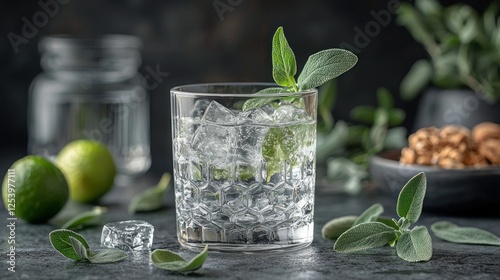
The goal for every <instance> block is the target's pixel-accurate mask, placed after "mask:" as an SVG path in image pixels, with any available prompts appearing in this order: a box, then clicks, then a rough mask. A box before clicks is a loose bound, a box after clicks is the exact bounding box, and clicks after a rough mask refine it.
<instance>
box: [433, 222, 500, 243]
mask: <svg viewBox="0 0 500 280" xmlns="http://www.w3.org/2000/svg"><path fill="white" fill-rule="evenodd" d="M431 231H432V232H433V233H434V235H436V236H437V237H438V238H440V239H442V240H445V241H448V242H452V243H462V244H476V245H495V246H500V237H498V236H496V235H495V234H493V233H491V232H489V231H486V230H484V229H480V228H475V227H460V226H457V225H456V224H454V223H451V222H448V221H440V222H436V223H434V224H432V225H431Z"/></svg>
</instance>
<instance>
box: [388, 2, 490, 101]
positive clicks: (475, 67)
mask: <svg viewBox="0 0 500 280" xmlns="http://www.w3.org/2000/svg"><path fill="white" fill-rule="evenodd" d="M397 21H398V23H399V24H400V25H402V26H404V27H405V28H406V29H407V30H408V31H409V32H410V34H411V35H412V36H413V38H414V39H415V40H416V41H417V42H419V43H421V44H422V45H423V46H424V47H425V49H426V50H427V52H428V54H429V59H422V60H419V61H417V62H415V64H413V66H412V67H411V69H410V71H409V72H408V74H407V75H406V77H405V78H404V79H403V81H402V83H401V88H400V91H401V95H402V97H403V98H404V99H407V100H409V99H412V98H414V97H415V96H416V95H418V93H419V92H421V91H422V90H423V89H424V88H425V87H426V86H427V85H428V84H429V83H432V84H433V85H434V86H437V87H440V88H459V87H462V86H466V87H469V88H471V89H472V90H474V91H475V92H477V93H479V94H481V96H482V97H483V98H484V99H485V100H486V101H488V102H491V103H493V102H498V101H499V100H500V14H499V4H498V2H496V1H492V4H491V5H490V6H489V7H488V8H487V9H486V10H485V11H484V13H483V14H482V15H479V14H478V12H477V11H475V10H474V9H473V8H472V7H471V6H468V5H466V4H455V5H451V6H448V7H443V6H441V5H440V4H439V2H438V1H436V0H415V5H412V4H409V3H401V5H400V7H399V9H398V12H397Z"/></svg>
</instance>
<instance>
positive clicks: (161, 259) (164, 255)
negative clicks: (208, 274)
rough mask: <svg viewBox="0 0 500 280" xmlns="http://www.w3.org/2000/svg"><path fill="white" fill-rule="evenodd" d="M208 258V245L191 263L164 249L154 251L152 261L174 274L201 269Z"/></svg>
mask: <svg viewBox="0 0 500 280" xmlns="http://www.w3.org/2000/svg"><path fill="white" fill-rule="evenodd" d="M207 256H208V244H207V245H205V249H204V250H203V251H202V252H201V253H200V254H198V255H197V256H195V257H194V258H193V259H191V261H189V262H188V261H186V260H185V259H183V258H182V257H181V256H179V255H178V254H176V253H174V252H172V251H169V250H163V249H157V250H154V251H153V252H152V253H151V261H152V262H153V264H154V265H155V266H156V267H159V268H161V269H166V270H170V271H174V272H181V273H186V272H191V271H195V270H197V269H199V268H200V267H201V266H202V265H203V263H204V262H205V260H206V259H207Z"/></svg>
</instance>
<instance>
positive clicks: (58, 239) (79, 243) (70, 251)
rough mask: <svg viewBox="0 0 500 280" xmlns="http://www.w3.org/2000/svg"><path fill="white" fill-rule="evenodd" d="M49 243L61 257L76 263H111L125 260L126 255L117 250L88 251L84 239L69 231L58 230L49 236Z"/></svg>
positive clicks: (88, 248)
mask: <svg viewBox="0 0 500 280" xmlns="http://www.w3.org/2000/svg"><path fill="white" fill-rule="evenodd" d="M49 239H50V243H51V244H52V247H54V249H56V250H57V251H58V252H59V253H61V255H63V256H65V257H67V258H69V259H72V260H76V261H80V260H81V261H88V262H91V263H112V262H118V261H122V260H124V259H126V258H127V257H128V254H127V253H126V252H124V251H122V250H119V249H106V250H102V251H100V252H98V253H94V252H92V251H91V250H90V247H89V244H88V243H87V240H85V238H84V237H83V236H82V235H80V234H78V233H76V232H74V231H71V230H67V229H58V230H54V231H51V232H50V234H49Z"/></svg>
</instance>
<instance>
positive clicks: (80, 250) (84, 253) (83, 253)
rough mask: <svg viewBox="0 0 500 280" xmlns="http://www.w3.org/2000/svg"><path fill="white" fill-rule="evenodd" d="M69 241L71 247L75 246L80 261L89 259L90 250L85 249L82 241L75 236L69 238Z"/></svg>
mask: <svg viewBox="0 0 500 280" xmlns="http://www.w3.org/2000/svg"><path fill="white" fill-rule="evenodd" d="M69 241H70V242H71V246H73V250H74V251H75V253H76V254H77V255H78V256H79V257H80V259H88V258H89V254H88V252H89V248H87V247H85V245H83V243H82V242H80V240H78V239H76V238H74V237H73V236H69Z"/></svg>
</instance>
